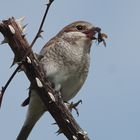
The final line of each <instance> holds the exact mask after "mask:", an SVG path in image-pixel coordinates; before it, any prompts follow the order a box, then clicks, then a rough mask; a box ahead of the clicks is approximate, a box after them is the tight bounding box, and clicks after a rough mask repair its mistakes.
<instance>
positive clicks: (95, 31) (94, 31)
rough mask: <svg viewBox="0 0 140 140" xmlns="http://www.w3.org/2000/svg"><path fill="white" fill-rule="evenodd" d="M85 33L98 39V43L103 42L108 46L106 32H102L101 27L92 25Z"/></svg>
mask: <svg viewBox="0 0 140 140" xmlns="http://www.w3.org/2000/svg"><path fill="white" fill-rule="evenodd" d="M84 33H85V34H86V36H87V37H88V38H90V39H91V40H97V41H98V43H101V42H103V44H104V46H106V42H105V40H104V38H107V35H106V34H105V33H101V28H99V27H92V28H91V29H89V30H86V31H84ZM96 34H97V37H96Z"/></svg>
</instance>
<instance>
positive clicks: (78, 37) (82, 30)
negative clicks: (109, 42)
mask: <svg viewBox="0 0 140 140" xmlns="http://www.w3.org/2000/svg"><path fill="white" fill-rule="evenodd" d="M58 36H61V37H63V38H64V39H66V40H67V41H70V42H73V43H75V42H76V41H81V42H83V43H89V44H91V43H92V40H97V41H98V43H101V42H103V44H104V45H105V46H106V43H105V40H104V38H107V35H106V34H104V33H101V28H99V27H95V26H93V25H92V24H91V23H89V22H86V21H76V22H74V23H71V24H69V25H67V26H66V27H64V28H63V29H62V30H61V31H60V32H59V33H58Z"/></svg>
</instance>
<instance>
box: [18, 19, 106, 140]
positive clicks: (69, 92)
mask: <svg viewBox="0 0 140 140" xmlns="http://www.w3.org/2000/svg"><path fill="white" fill-rule="evenodd" d="M100 32H101V29H100V28H99V27H96V26H93V25H92V24H91V23H89V22H87V21H76V22H73V23H71V24H69V25H67V26H66V27H64V28H63V29H62V30H61V31H60V32H58V33H57V34H56V36H54V37H53V38H52V39H50V40H49V41H48V42H47V43H46V44H45V45H44V47H43V48H42V49H41V51H40V53H39V55H38V59H39V61H40V63H41V64H42V66H43V69H44V71H45V74H46V76H47V78H48V79H49V80H50V81H51V82H52V83H53V84H54V89H55V90H56V91H60V93H61V97H62V99H63V101H65V102H68V101H69V100H71V99H72V98H73V97H75V95H76V94H77V93H78V92H79V90H80V89H81V87H82V86H83V84H84V82H85V80H86V78H87V75H88V71H89V66H90V52H91V46H92V43H93V41H94V40H96V39H97V38H96V34H97V33H98V34H99V33H100ZM100 36H101V34H100ZM101 39H102V38H101ZM102 40H103V39H102ZM27 104H29V106H28V110H27V116H26V119H25V122H24V124H23V126H22V129H21V131H20V133H19V135H18V136H17V140H26V139H27V138H28V136H29V134H30V132H31V130H32V129H33V127H34V125H35V124H36V122H37V121H38V120H39V119H40V117H41V116H42V115H43V114H44V113H45V112H46V111H47V108H46V106H45V105H44V104H43V102H42V101H41V99H40V98H39V96H38V95H37V91H36V90H35V89H33V88H32V85H31V86H30V89H29V97H28V98H27V99H26V100H25V101H24V102H23V104H22V105H23V106H25V105H27Z"/></svg>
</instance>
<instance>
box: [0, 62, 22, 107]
mask: <svg viewBox="0 0 140 140" xmlns="http://www.w3.org/2000/svg"><path fill="white" fill-rule="evenodd" d="M20 66H21V64H20V65H19V66H18V67H17V68H16V70H15V71H14V72H13V74H12V75H11V76H10V78H9V80H8V81H7V82H6V84H5V86H4V87H2V90H1V93H0V108H1V104H2V99H3V96H4V93H5V90H6V89H7V87H8V86H9V84H10V82H11V81H12V79H13V78H14V76H15V75H16V73H17V72H18V70H19V68H20Z"/></svg>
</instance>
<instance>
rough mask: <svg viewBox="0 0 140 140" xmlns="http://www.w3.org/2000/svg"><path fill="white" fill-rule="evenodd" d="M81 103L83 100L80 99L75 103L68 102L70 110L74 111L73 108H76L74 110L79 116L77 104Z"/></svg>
mask: <svg viewBox="0 0 140 140" xmlns="http://www.w3.org/2000/svg"><path fill="white" fill-rule="evenodd" d="M80 103H81V104H82V100H79V101H78V102H76V103H73V102H71V103H67V106H68V109H69V110H70V112H72V109H74V110H75V111H76V114H77V116H79V111H78V109H77V106H78V105H79V104H80Z"/></svg>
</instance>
